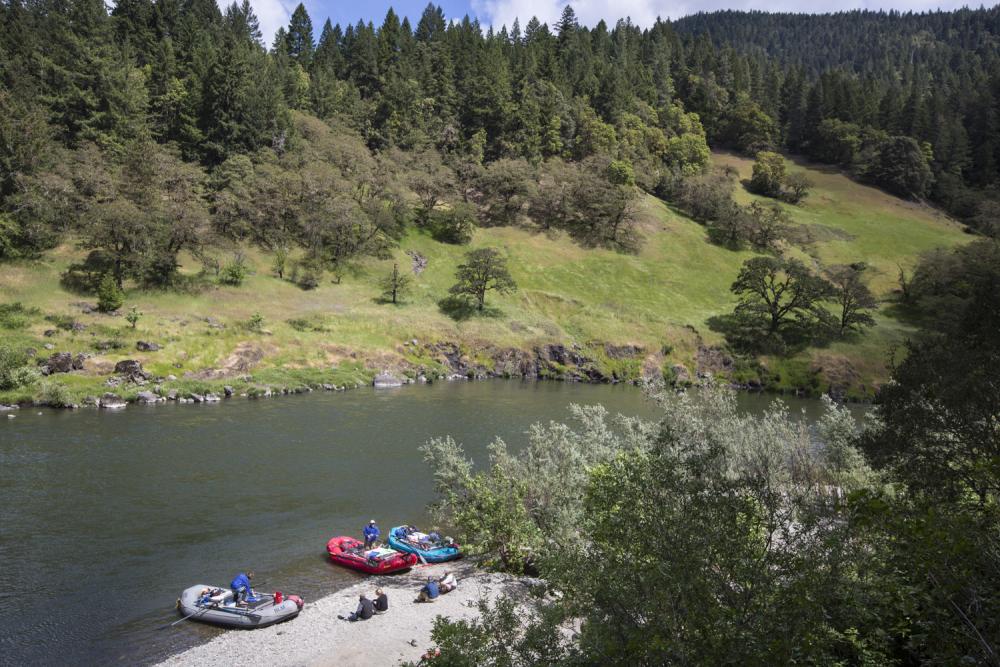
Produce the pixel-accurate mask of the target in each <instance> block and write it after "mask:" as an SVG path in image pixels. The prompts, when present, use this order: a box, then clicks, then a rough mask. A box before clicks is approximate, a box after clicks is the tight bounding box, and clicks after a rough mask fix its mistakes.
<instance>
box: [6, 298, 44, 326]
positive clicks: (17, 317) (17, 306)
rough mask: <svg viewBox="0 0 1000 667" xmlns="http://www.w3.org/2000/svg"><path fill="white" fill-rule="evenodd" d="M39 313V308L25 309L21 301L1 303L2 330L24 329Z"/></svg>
mask: <svg viewBox="0 0 1000 667" xmlns="http://www.w3.org/2000/svg"><path fill="white" fill-rule="evenodd" d="M39 312H40V311H39V310H38V309H37V308H25V307H24V305H23V304H22V303H21V302H19V301H15V302H14V303H0V329H23V328H25V327H26V326H28V322H29V320H30V318H31V316H33V315H38V314H39Z"/></svg>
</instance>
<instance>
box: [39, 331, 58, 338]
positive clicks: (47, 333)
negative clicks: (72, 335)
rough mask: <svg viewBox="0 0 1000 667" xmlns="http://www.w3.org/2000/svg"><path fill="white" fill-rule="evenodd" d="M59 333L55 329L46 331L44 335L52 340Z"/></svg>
mask: <svg viewBox="0 0 1000 667" xmlns="http://www.w3.org/2000/svg"><path fill="white" fill-rule="evenodd" d="M57 333H59V332H58V331H57V330H55V329H46V330H45V332H44V333H43V334H42V335H43V336H45V337H46V338H52V337H53V336H55V335H56V334H57Z"/></svg>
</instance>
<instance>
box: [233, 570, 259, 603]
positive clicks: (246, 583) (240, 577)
mask: <svg viewBox="0 0 1000 667" xmlns="http://www.w3.org/2000/svg"><path fill="white" fill-rule="evenodd" d="M252 579H253V570H247V572H246V573H245V574H244V573H243V572H240V573H239V574H237V575H236V578H235V579H233V581H232V583H230V584H229V587H230V588H231V589H232V590H233V603H234V604H246V601H247V599H248V598H250V597H252V593H253V589H251V588H250V581H251V580H252Z"/></svg>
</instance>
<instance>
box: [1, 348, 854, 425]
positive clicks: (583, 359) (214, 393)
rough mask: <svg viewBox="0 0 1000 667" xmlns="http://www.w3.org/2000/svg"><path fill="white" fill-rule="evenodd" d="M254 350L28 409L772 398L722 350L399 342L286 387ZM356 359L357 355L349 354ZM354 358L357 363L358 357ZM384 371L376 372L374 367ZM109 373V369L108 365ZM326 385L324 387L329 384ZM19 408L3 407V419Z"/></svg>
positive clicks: (65, 360) (76, 363)
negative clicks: (341, 371) (529, 391)
mask: <svg viewBox="0 0 1000 667" xmlns="http://www.w3.org/2000/svg"><path fill="white" fill-rule="evenodd" d="M137 349H139V350H140V351H143V352H147V353H149V352H156V351H157V350H159V349H160V348H159V346H158V345H157V344H156V343H151V342H146V341H142V342H140V344H139V346H137ZM255 352H256V351H255V350H253V349H246V350H243V349H238V350H237V351H236V352H234V354H233V355H232V356H239V357H240V359H239V362H240V363H238V364H235V365H232V364H227V365H226V367H224V368H220V369H205V370H202V371H197V372H191V371H188V372H186V373H184V374H183V375H182V376H181V378H178V377H177V376H175V375H167V376H163V377H158V376H154V375H153V374H152V373H150V372H148V371H146V370H145V369H144V368H143V366H142V363H141V362H140V361H139V360H137V359H122V360H120V361H117V362H115V364H114V368H113V372H112V374H111V375H110V376H109V377H108V378H107V379H106V380H105V381H104V388H105V389H106V391H104V392H103V393H102V394H100V395H88V396H86V397H84V398H82V400H79V402H76V401H64V402H52V401H35V402H32V403H28V404H22V405H28V406H31V407H53V408H70V409H78V408H82V407H96V408H101V409H108V410H120V409H123V408H125V407H126V406H127V405H128V404H129V403H137V404H143V405H154V404H157V403H162V402H167V401H175V402H177V403H214V402H219V401H221V400H223V399H228V398H233V397H243V398H251V399H257V398H270V397H272V396H283V395H291V394H302V393H308V392H312V391H345V390H349V389H354V388H359V387H362V386H374V387H375V388H390V387H398V386H402V385H404V384H413V383H418V384H420V383H430V382H436V381H456V380H485V379H491V378H507V379H522V380H531V381H535V380H556V381H563V382H586V383H592V384H619V383H629V384H641V383H644V382H647V381H666V382H667V383H668V384H671V385H673V386H676V387H679V388H680V387H687V386H692V385H694V384H696V383H697V382H700V381H702V380H704V379H706V378H710V377H719V378H723V379H724V381H726V382H728V384H729V385H730V386H732V387H733V388H734V389H738V390H745V391H769V390H770V387H769V386H768V384H767V383H766V382H764V381H761V380H758V379H756V378H751V379H749V380H748V381H745V382H740V381H737V380H736V379H734V376H735V375H736V372H735V371H736V370H737V368H736V362H735V360H734V359H733V357H732V356H730V355H729V354H728V353H726V352H725V350H723V349H722V348H719V347H709V346H699V347H698V350H697V353H696V355H695V359H694V366H695V368H694V371H693V372H692V371H691V370H689V369H688V367H687V366H685V365H683V364H679V363H674V364H671V365H667V363H666V355H665V354H664V352H663V351H661V350H657V351H653V352H649V351H647V350H646V349H644V348H643V347H641V346H638V345H631V344H623V345H613V344H610V343H591V344H588V345H587V346H581V345H579V344H569V345H566V344H562V343H548V344H543V345H536V346H534V347H532V348H531V349H518V348H512V347H498V346H493V345H489V344H485V345H481V346H479V347H476V348H474V349H470V348H468V347H463V346H462V345H460V344H458V343H455V342H447V341H445V342H434V343H424V344H421V343H419V341H417V340H415V339H413V340H408V341H406V342H404V343H403V344H402V345H400V346H398V348H397V349H396V350H395V352H396V354H395V355H392V356H389V355H385V356H383V357H381V358H379V359H365V358H364V357H360V358H358V360H359V361H360V362H362V363H364V364H365V369H366V370H365V371H364V373H363V381H362V380H358V379H355V380H354V381H353V382H345V381H341V382H336V381H335V375H336V370H337V369H336V367H333V368H331V369H330V371H329V373H328V375H329V377H326V376H325V375H324V372H323V371H322V370H319V369H316V372H314V373H312V375H313V376H315V377H313V378H312V379H310V380H307V381H302V382H291V383H268V382H264V381H261V380H260V379H258V378H255V377H254V375H252V374H250V373H248V372H247V371H249V370H251V369H252V368H253V367H254V366H256V365H257V364H258V363H259V361H260V358H261V355H260V354H256V353H255ZM352 356H355V355H352ZM88 358H89V355H85V354H79V353H78V354H75V355H74V354H72V353H71V352H56V353H53V354H52V355H51V356H50V357H48V359H47V360H46V361H44V362H42V363H41V364H40V365H39V368H40V369H41V372H42V373H43V375H45V376H53V375H57V374H62V373H79V372H81V371H84V370H85V369H86V365H87V361H88ZM356 358H357V357H356ZM379 363H381V364H382V368H381V370H376V364H379ZM106 367H110V363H108V364H107V366H106ZM327 380H329V381H327ZM178 381H179V382H180V383H181V384H182V385H183V383H185V382H186V381H194V382H197V383H198V384H199V385H201V386H202V387H206V389H202V390H192V389H190V388H185V387H183V386H181V387H180V388H178V387H173V386H171V385H172V384H175V383H178ZM831 389H832V390H833V391H832V392H831V393H833V394H834V397H835V398H837V399H839V400H843V399H844V398H845V397H846V396H845V394H846V391H847V387H846V386H845V387H837V386H831ZM792 393H794V394H795V395H797V396H810V395H817V393H818V392H817V391H816V387H803V388H801V389H799V388H797V389H795V390H794V391H793V392H792ZM19 407H21V406H20V405H3V404H0V412H7V413H8V417H9V418H10V417H13V414H11V413H12V412H13V411H14V410H17V409H18V408H19Z"/></svg>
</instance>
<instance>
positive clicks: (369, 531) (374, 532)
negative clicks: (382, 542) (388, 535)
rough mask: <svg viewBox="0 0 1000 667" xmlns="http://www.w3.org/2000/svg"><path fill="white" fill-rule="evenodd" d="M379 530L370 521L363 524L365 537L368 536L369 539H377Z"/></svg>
mask: <svg viewBox="0 0 1000 667" xmlns="http://www.w3.org/2000/svg"><path fill="white" fill-rule="evenodd" d="M379 532H380V531H379V529H378V526H376V525H374V524H371V523H370V524H368V525H367V526H365V537H366V538H370V539H373V540H374V539H378V536H379Z"/></svg>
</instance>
